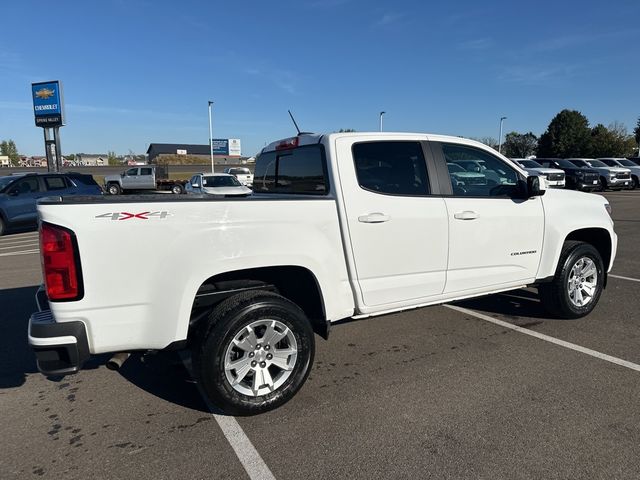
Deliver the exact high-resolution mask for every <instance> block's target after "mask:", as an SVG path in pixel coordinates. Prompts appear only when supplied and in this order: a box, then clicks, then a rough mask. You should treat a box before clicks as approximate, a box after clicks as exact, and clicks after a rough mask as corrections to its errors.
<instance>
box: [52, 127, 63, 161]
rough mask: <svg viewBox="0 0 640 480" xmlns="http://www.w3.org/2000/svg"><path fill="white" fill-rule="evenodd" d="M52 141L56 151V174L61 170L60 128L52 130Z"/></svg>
mask: <svg viewBox="0 0 640 480" xmlns="http://www.w3.org/2000/svg"><path fill="white" fill-rule="evenodd" d="M53 141H54V144H55V149H56V164H55V168H56V172H60V171H61V170H62V154H61V153H60V150H61V148H60V127H54V128H53Z"/></svg>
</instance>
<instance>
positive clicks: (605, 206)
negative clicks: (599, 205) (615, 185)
mask: <svg viewBox="0 0 640 480" xmlns="http://www.w3.org/2000/svg"><path fill="white" fill-rule="evenodd" d="M604 209H605V210H606V211H607V213H608V214H609V216H611V212H612V210H611V205H609V204H608V203H605V204H604Z"/></svg>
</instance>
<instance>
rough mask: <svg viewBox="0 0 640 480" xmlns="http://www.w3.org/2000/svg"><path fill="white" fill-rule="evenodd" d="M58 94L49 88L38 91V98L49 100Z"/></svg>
mask: <svg viewBox="0 0 640 480" xmlns="http://www.w3.org/2000/svg"><path fill="white" fill-rule="evenodd" d="M54 93H56V92H54V91H53V90H51V89H49V88H41V89H40V90H38V91H36V97H38V98H41V99H43V100H46V99H47V98H50V97H53V94H54Z"/></svg>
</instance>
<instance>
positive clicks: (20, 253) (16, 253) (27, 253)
mask: <svg viewBox="0 0 640 480" xmlns="http://www.w3.org/2000/svg"><path fill="white" fill-rule="evenodd" d="M35 253H40V250H38V249H35V250H21V251H19V252H6V253H0V257H13V256H16V255H33V254H35Z"/></svg>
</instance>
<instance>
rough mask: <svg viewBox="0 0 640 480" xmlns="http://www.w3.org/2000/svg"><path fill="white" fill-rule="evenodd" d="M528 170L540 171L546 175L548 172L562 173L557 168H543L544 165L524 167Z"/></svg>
mask: <svg viewBox="0 0 640 480" xmlns="http://www.w3.org/2000/svg"><path fill="white" fill-rule="evenodd" d="M525 170H526V171H528V172H534V173H541V174H542V175H547V174H550V173H562V174H563V175H564V171H563V170H560V169H559V168H545V167H536V168H525Z"/></svg>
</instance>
